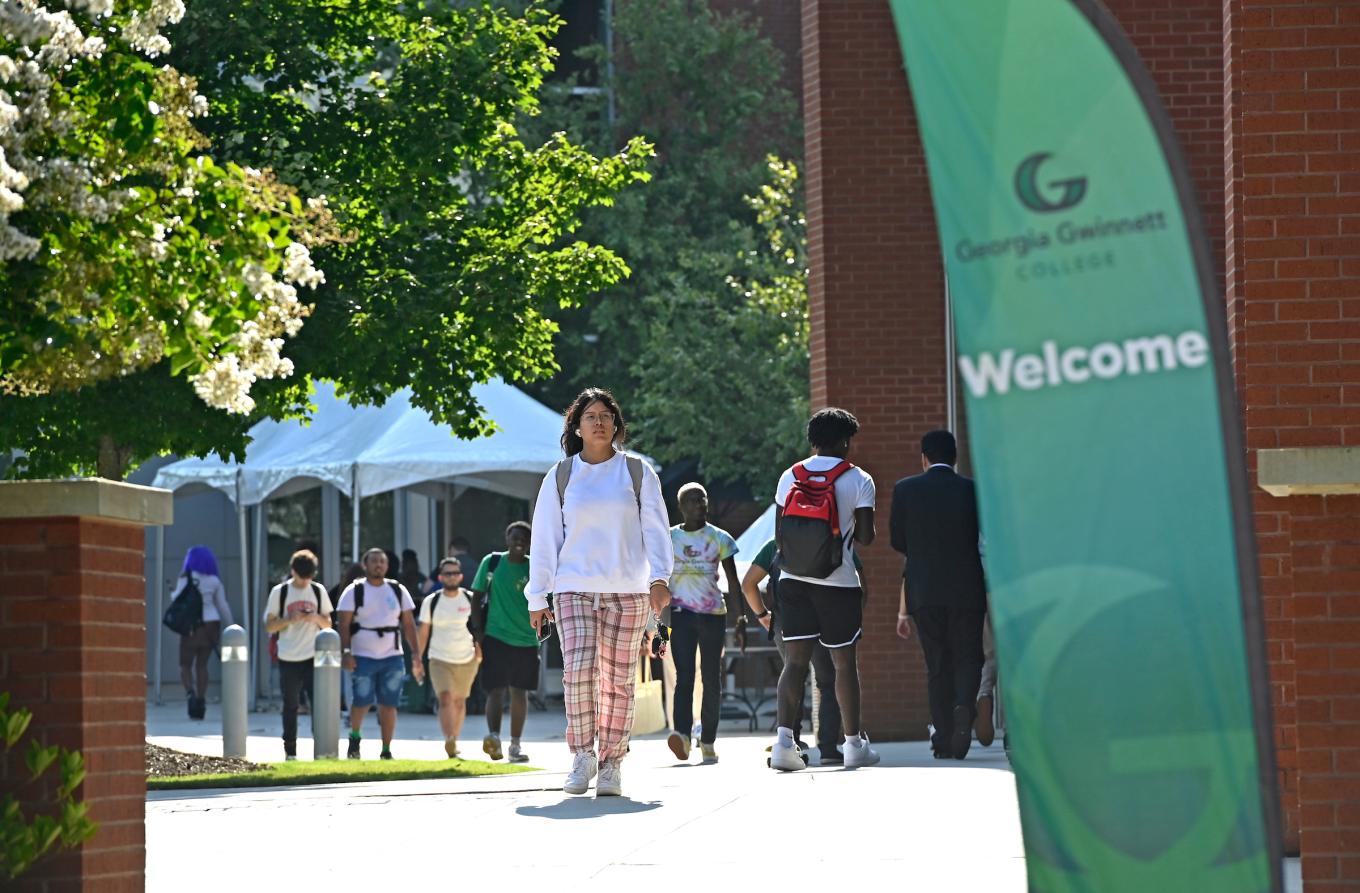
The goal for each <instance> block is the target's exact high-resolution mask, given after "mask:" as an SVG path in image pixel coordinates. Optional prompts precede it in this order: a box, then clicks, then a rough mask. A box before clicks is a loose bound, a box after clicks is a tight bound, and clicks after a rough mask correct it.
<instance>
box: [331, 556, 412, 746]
mask: <svg viewBox="0 0 1360 893" xmlns="http://www.w3.org/2000/svg"><path fill="white" fill-rule="evenodd" d="M363 565H364V577H363V579H360V580H355V581H354V582H353V583H351V584H350V585H349V586H347V587H346V588H345V591H344V592H343V593H342V594H341V596H340V603H339V604H338V605H336V610H337V611H338V613H339V615H340V655H341V665H342V666H343V667H344V668H345V669H346V670H349V671H350V672H351V673H353V674H354V675H353V685H354V699H353V701H352V702H351V703H350V710H349V750H348V752H347V753H346V754H345V755H346V756H347V757H348V758H349V759H351V760H357V759H359V757H360V752H359V741H360V739H361V737H362V729H363V727H364V716H365V715H366V714H367V713H368V708H369V707H372V706H373V704H374V702H376V703H377V705H378V726H379V728H380V729H381V731H382V753H381V754H379V756H381V757H382V758H383V759H384V760H390V759H392V736H393V734H394V733H395V732H396V730H397V705H398V704H399V703H400V701H401V686H402V683H403V682H404V681H405V679H406V662H405V661H404V660H403V659H402V650H401V637H402V636H403V635H404V636H405V637H406V643H407V644H408V645H410V646H411V648H412V649H413V650H414V649H415V648H416V624H415V620H414V619H412V616H411V615H412V612H413V611H414V610H415V607H416V606H415V602H413V601H412V600H411V594H410V593H409V592H407V591H406V587H405V586H402V585H401V584H400V583H398V582H397V581H396V580H389V579H387V577H386V574H387V566H388V565H387V553H386V552H384V551H383V550H382V549H369V550H368V551H367V552H365V553H364V560H363ZM411 675H412V676H414V677H415V679H416V681H417V682H423V681H424V679H425V666H424V664H423V663H422V662H421V659H420V653H419V652H418V651H417V652H416V653H414V654H412V655H411Z"/></svg>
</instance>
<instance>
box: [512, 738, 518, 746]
mask: <svg viewBox="0 0 1360 893" xmlns="http://www.w3.org/2000/svg"><path fill="white" fill-rule="evenodd" d="M510 746H511V747H519V739H518V738H511V739H510Z"/></svg>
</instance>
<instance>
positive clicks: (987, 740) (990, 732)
mask: <svg viewBox="0 0 1360 893" xmlns="http://www.w3.org/2000/svg"><path fill="white" fill-rule="evenodd" d="M994 703H995V702H994V700H993V698H992V693H991V692H983V693H982V694H981V695H979V696H978V699H977V719H975V720H973V730H974V731H975V732H977V740H978V744H981V745H982V746H983V747H991V746H992V742H993V741H995V740H996V723H995V722H993V721H992V709H993V705H994Z"/></svg>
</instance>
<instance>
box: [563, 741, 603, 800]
mask: <svg viewBox="0 0 1360 893" xmlns="http://www.w3.org/2000/svg"><path fill="white" fill-rule="evenodd" d="M596 765H597V760H596V758H595V754H593V753H590V752H589V751H581V752H580V753H578V754H576V755H575V756H573V757H572V759H571V771H570V772H568V773H567V780H566V782H565V783H564V784H563V785H562V790H564V791H566V792H567V793H568V794H584V793H585V792H586V791H587V790H588V789H589V788H590V780H591V779H592V778H594V777H595V769H596Z"/></svg>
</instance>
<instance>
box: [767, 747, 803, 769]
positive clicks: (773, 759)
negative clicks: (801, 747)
mask: <svg viewBox="0 0 1360 893" xmlns="http://www.w3.org/2000/svg"><path fill="white" fill-rule="evenodd" d="M770 768H771V769H778V770H780V771H781V772H797V771H798V770H799V769H806V768H807V764H806V763H804V762H803V758H802V757H801V756H799V754H798V745H796V744H791V745H786V744H780V743H779V741H778V740H776V741H775V743H774V746H773V747H771V748H770Z"/></svg>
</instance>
